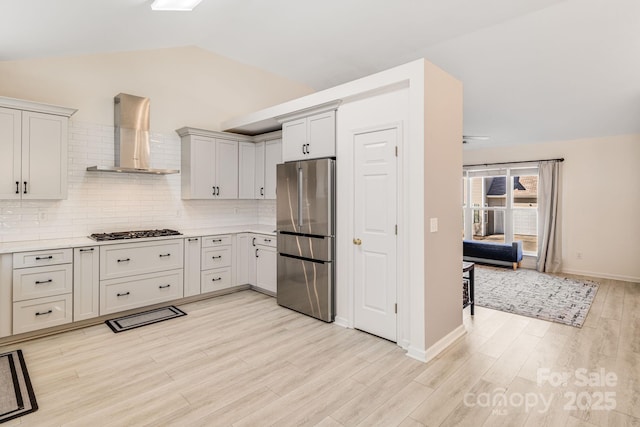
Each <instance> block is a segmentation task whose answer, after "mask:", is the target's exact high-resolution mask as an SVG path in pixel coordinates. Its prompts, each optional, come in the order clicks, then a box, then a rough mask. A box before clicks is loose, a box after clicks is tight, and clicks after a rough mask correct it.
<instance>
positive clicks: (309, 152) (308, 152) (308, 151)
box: [307, 144, 311, 154]
mask: <svg viewBox="0 0 640 427" xmlns="http://www.w3.org/2000/svg"><path fill="white" fill-rule="evenodd" d="M307 154H311V150H309V144H307Z"/></svg>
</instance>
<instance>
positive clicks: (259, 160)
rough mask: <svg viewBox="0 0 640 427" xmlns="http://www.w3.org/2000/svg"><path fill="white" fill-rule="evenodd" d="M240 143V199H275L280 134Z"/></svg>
mask: <svg viewBox="0 0 640 427" xmlns="http://www.w3.org/2000/svg"><path fill="white" fill-rule="evenodd" d="M253 140H254V141H255V143H252V142H241V143H240V154H239V156H238V170H239V179H238V181H239V191H238V193H239V195H238V198H240V199H274V200H275V198H276V165H277V164H278V163H282V132H280V131H277V132H271V133H268V134H263V135H257V136H254V137H253Z"/></svg>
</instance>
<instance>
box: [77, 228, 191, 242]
mask: <svg viewBox="0 0 640 427" xmlns="http://www.w3.org/2000/svg"><path fill="white" fill-rule="evenodd" d="M180 235H182V233H180V232H179V231H176V230H169V229H168V228H164V229H162V230H137V231H117V232H115V233H94V234H92V235H91V236H89V237H90V238H91V239H93V240H96V241H98V242H101V241H105V240H128V239H143V238H147V237H166V236H180Z"/></svg>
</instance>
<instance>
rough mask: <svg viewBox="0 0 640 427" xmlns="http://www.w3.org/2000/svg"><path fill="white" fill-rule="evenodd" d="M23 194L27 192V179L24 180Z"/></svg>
mask: <svg viewBox="0 0 640 427" xmlns="http://www.w3.org/2000/svg"><path fill="white" fill-rule="evenodd" d="M23 194H27V181H25V182H24V191H23Z"/></svg>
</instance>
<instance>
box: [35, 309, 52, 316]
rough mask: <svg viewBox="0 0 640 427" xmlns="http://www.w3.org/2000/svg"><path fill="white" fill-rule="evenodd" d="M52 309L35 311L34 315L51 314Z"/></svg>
mask: <svg viewBox="0 0 640 427" xmlns="http://www.w3.org/2000/svg"><path fill="white" fill-rule="evenodd" d="M51 313H53V310H51V309H49V310H47V311H36V316H44V315H45V314H51Z"/></svg>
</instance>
